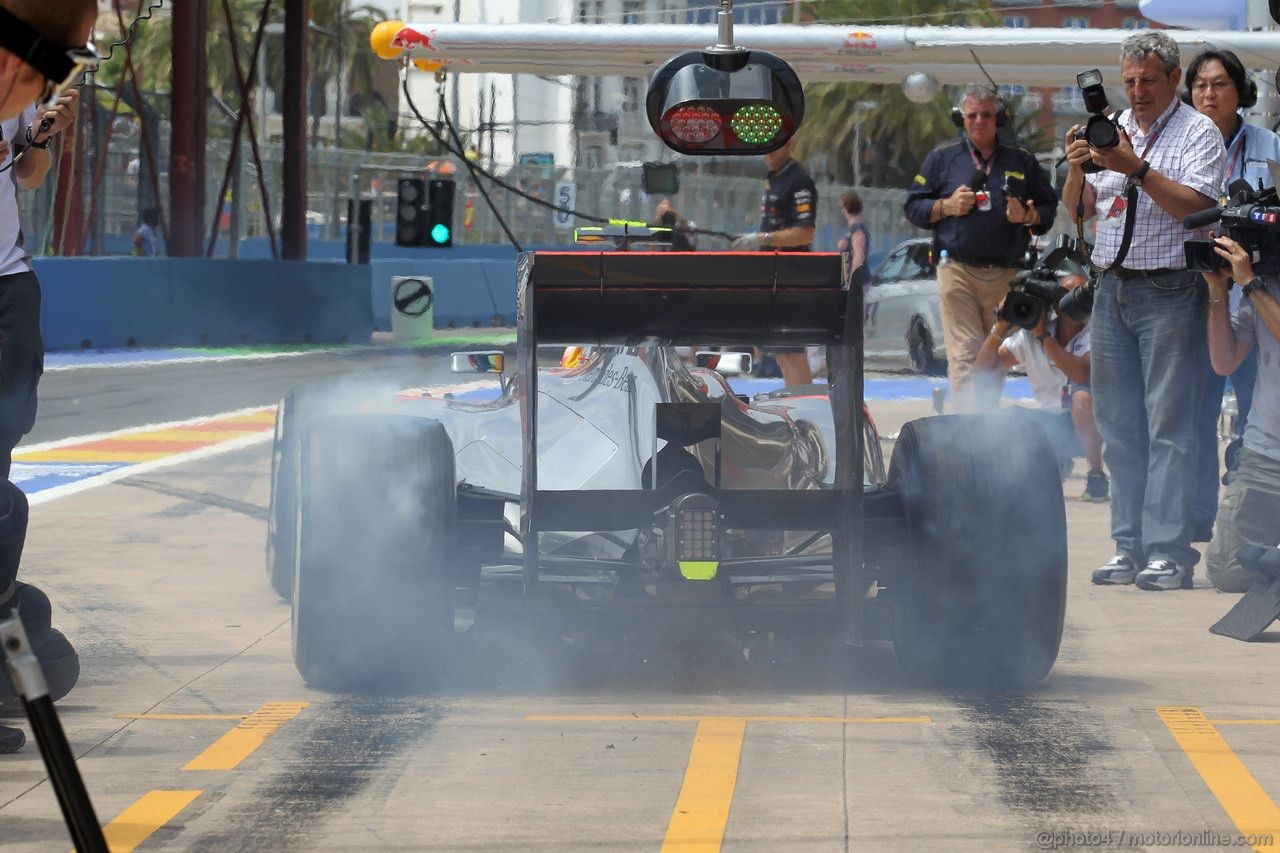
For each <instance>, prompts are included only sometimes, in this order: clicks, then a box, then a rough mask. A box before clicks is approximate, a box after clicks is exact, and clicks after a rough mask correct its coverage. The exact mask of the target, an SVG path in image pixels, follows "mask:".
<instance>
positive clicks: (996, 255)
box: [905, 84, 1057, 412]
mask: <svg viewBox="0 0 1280 853" xmlns="http://www.w3.org/2000/svg"><path fill="white" fill-rule="evenodd" d="M952 116H953V119H952V120H953V121H956V122H957V124H958V125H959V126H961V127H963V129H964V134H963V135H962V136H961V137H960V138H959V139H957V140H953V141H950V142H944V143H943V144H941V145H939V146H938V147H937V148H935V149H933V151H931V152H930V153H929V156H928V157H926V158H925V161H924V165H923V166H921V167H920V174H918V175H916V177H915V181H914V182H913V183H912V185H911V187H910V188H909V189H908V190H907V201H906V205H905V210H906V214H907V219H909V220H911V223H912V224H913V225H915V226H917V227H920V228H929V229H932V231H933V235H934V245H935V248H938V249H941V250H942V251H943V252H945V258H946V259H945V260H944V261H942V262H941V263H940V264H939V265H938V295H939V299H940V302H941V309H942V331H943V336H944V338H945V340H946V348H947V378H948V380H949V381H950V383H951V397H952V401H953V403H954V408H955V409H956V411H960V412H968V411H978V410H982V409H992V408H995V406H996V405H997V404H998V403H999V384H998V383H997V384H996V385H995V386H994V388H993V389H991V390H993V391H994V393H990V392H988V390H987V389H986V387H985V386H984V387H983V388H978V387H977V386H975V383H974V379H975V374H974V362H975V361H976V360H977V357H978V349H979V348H980V347H981V346H982V339H983V338H984V337H985V336H986V333H987V329H989V328H990V327H991V323H992V321H993V320H994V319H995V311H996V306H997V305H999V304H1000V300H1001V299H1003V298H1004V295H1005V294H1006V293H1008V292H1009V282H1010V281H1012V280H1013V277H1014V276H1015V275H1017V273H1018V271H1019V270H1020V269H1021V266H1022V258H1023V255H1024V253H1025V252H1026V249H1027V244H1028V243H1029V241H1030V238H1031V235H1032V234H1037V235H1039V234H1044V233H1046V232H1048V230H1049V229H1050V228H1051V227H1053V217H1054V214H1055V212H1056V210H1057V195H1056V194H1055V193H1054V191H1053V187H1052V186H1051V185H1050V183H1049V180H1048V178H1047V176H1046V175H1045V174H1044V172H1043V170H1042V169H1041V168H1040V164H1039V163H1037V162H1036V158H1035V155H1033V154H1032V153H1031V152H1030V151H1028V150H1027V149H1025V148H1022V147H1019V146H1017V145H1014V144H1011V143H1008V142H1002V141H1000V140H999V138H998V137H997V134H996V128H997V127H998V126H1000V125H1003V124H1004V123H1006V122H1007V120H1008V117H1007V114H1006V112H1005V107H1004V105H1003V104H1002V103H1000V101H999V99H998V98H997V97H996V93H995V90H993V89H992V88H991V87H989V86H982V85H976V84H975V85H970V86H967V87H966V88H965V90H964V95H963V96H962V97H961V99H960V106H959V108H958V109H957V110H955V111H954V112H953V113H952Z"/></svg>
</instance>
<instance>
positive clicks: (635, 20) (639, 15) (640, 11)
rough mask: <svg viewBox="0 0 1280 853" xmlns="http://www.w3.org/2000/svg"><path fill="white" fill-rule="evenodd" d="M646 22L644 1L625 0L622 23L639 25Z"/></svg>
mask: <svg viewBox="0 0 1280 853" xmlns="http://www.w3.org/2000/svg"><path fill="white" fill-rule="evenodd" d="M643 21H644V0H623V2H622V23H624V24H639V23H643Z"/></svg>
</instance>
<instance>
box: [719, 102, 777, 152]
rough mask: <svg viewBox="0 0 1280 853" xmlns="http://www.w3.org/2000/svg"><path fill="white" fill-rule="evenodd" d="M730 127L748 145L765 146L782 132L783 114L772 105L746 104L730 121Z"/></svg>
mask: <svg viewBox="0 0 1280 853" xmlns="http://www.w3.org/2000/svg"><path fill="white" fill-rule="evenodd" d="M729 127H731V128H733V132H734V134H735V135H736V136H737V137H738V138H739V139H741V140H742V141H743V142H745V143H747V144H748V145H764V144H765V143H766V142H768V141H769V140H771V139H773V138H774V137H775V136H777V135H778V131H780V130H782V114H781V113H779V112H778V109H777V107H774V106H773V105H771V104H745V105H743V106H741V107H739V108H738V111H737V112H735V113H734V114H733V118H731V119H729Z"/></svg>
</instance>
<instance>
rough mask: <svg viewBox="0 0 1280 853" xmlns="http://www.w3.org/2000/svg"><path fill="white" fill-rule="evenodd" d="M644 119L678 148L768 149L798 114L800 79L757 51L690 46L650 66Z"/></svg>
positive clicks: (789, 130) (790, 130) (782, 139)
mask: <svg viewBox="0 0 1280 853" xmlns="http://www.w3.org/2000/svg"><path fill="white" fill-rule="evenodd" d="M645 107H646V112H647V113H648V116H649V124H650V126H651V127H653V129H654V132H656V133H657V134H658V136H659V138H661V139H662V141H663V143H664V144H665V145H666V146H667V147H668V148H671V149H672V150H674V151H679V152H680V153H681V154H704V155H706V154H767V153H769V152H770V151H776V150H778V149H779V148H781V147H782V146H783V145H785V144H786V142H787V140H788V139H790V138H791V137H792V136H794V135H795V132H796V131H797V130H799V129H800V123H801V122H802V121H803V120H804V91H803V89H802V88H801V86H800V78H799V77H797V76H796V73H795V71H793V70H792V69H791V66H789V65H787V63H786V62H784V61H783V60H782V59H781V58H780V57H777V56H775V55H773V54H772V53H768V52H766V51H763V50H743V49H740V48H739V49H737V50H735V51H733V52H722V53H718V52H716V51H715V50H713V49H712V48H708V49H707V50H689V51H685V52H684V53H680V54H677V55H675V56H673V57H672V58H671V59H669V60H667V62H666V63H665V64H663V66H662V67H661V68H659V69H658V70H657V71H656V72H654V75H653V78H652V79H651V80H650V81H649V92H648V95H647V97H646V99H645Z"/></svg>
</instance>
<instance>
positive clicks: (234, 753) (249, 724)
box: [182, 702, 309, 770]
mask: <svg viewBox="0 0 1280 853" xmlns="http://www.w3.org/2000/svg"><path fill="white" fill-rule="evenodd" d="M308 704H309V703H307V702H268V703H267V704H266V705H263V706H262V707H261V708H259V709H258V710H256V711H254V712H253V713H252V714H250V715H249V716H248V717H246V718H244V720H242V721H241V722H240V725H238V726H236V727H235V728H234V729H232V730H231V731H229V732H227V733H226V734H225V735H223V736H222V737H220V738H218V740H217V741H216V742H214V744H213V745H212V746H210V747H209V748H208V749H206V750H205V751H204V752H202V753H200V754H199V755H197V756H196V757H195V758H193V759H192V760H191V761H190V763H188V764H187V766H186V767H183V768H182V769H183V770H234V769H235V767H236V765H238V764H239V763H240V762H241V761H244V760H245V759H246V758H248V757H249V756H250V755H252V754H253V751H254V750H255V749H257V748H258V747H260V746H262V744H264V743H266V740H267V738H269V737H271V736H272V735H273V734H275V733H276V732H278V731H280V727H281V726H283V725H284V724H285V723H287V722H289V721H290V720H292V719H293V718H294V717H296V716H298V714H300V713H302V709H303V708H305V707H307V705H308Z"/></svg>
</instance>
